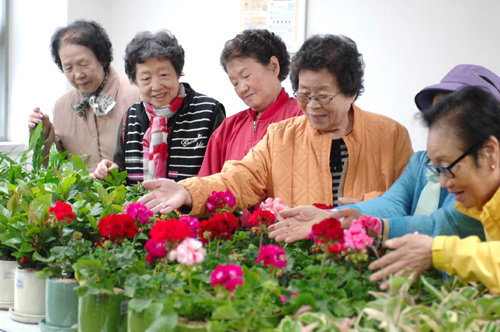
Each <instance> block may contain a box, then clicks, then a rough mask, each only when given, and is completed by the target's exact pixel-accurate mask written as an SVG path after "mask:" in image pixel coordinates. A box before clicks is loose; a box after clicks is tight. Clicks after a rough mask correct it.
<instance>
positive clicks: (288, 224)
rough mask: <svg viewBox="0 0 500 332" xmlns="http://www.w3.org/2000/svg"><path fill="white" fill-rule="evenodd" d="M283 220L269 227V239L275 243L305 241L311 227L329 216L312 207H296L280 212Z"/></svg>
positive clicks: (325, 212) (323, 211)
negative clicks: (272, 239)
mask: <svg viewBox="0 0 500 332" xmlns="http://www.w3.org/2000/svg"><path fill="white" fill-rule="evenodd" d="M280 215H281V216H282V217H283V218H285V219H283V220H282V221H280V222H278V223H276V224H273V225H271V227H270V229H271V233H270V234H269V237H270V238H274V239H275V240H276V241H285V242H294V241H299V240H304V239H307V236H308V235H309V234H310V233H311V230H312V226H313V225H314V224H317V223H319V222H321V221H322V220H324V219H327V218H329V217H330V214H329V213H328V212H327V211H325V210H322V209H319V208H317V207H315V206H312V205H307V206H297V207H294V208H291V209H285V210H282V211H280Z"/></svg>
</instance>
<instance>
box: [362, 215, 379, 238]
mask: <svg viewBox="0 0 500 332" xmlns="http://www.w3.org/2000/svg"><path fill="white" fill-rule="evenodd" d="M358 220H359V221H360V222H361V224H362V225H363V226H364V227H365V228H366V229H371V230H372V231H374V232H375V233H377V234H380V231H381V229H382V224H381V223H380V221H379V220H378V218H375V217H370V216H366V215H363V216H361V217H359V219H358Z"/></svg>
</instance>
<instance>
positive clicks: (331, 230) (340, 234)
mask: <svg viewBox="0 0 500 332" xmlns="http://www.w3.org/2000/svg"><path fill="white" fill-rule="evenodd" d="M311 237H312V238H313V239H314V242H316V245H317V246H318V247H319V248H320V249H321V250H323V251H324V252H325V253H328V252H331V253H332V252H333V253H335V252H340V251H346V250H347V248H346V247H345V246H344V231H343V229H342V226H341V224H340V221H339V220H338V219H335V218H328V219H325V220H323V221H321V222H320V223H319V224H315V225H313V227H312V232H311V234H309V238H311Z"/></svg>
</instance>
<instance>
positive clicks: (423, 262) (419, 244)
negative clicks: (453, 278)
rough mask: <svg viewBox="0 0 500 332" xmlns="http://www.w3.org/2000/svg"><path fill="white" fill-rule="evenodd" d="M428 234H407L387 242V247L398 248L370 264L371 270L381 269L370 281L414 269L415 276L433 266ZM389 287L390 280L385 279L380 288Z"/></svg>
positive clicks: (431, 239)
mask: <svg viewBox="0 0 500 332" xmlns="http://www.w3.org/2000/svg"><path fill="white" fill-rule="evenodd" d="M433 241H434V240H433V238H432V237H430V236H428V235H421V234H417V233H416V234H406V235H405V236H403V237H400V238H395V239H391V240H388V241H386V242H385V245H386V247H387V248H390V249H396V250H394V251H392V252H390V253H388V254H386V255H385V256H383V257H381V258H379V259H377V260H376V261H374V262H373V263H371V264H370V265H369V266H368V269H370V270H377V269H381V270H380V271H377V272H375V273H374V274H372V275H371V276H370V281H372V282H375V281H378V280H381V279H384V278H386V277H388V276H389V275H396V276H401V275H403V274H404V273H405V272H406V271H408V270H410V271H414V272H415V274H414V275H413V278H416V277H417V276H419V275H420V274H422V273H423V272H424V271H425V270H427V269H429V268H430V267H432V242H433ZM388 287H389V281H388V280H387V281H384V282H383V283H382V284H381V285H380V289H382V290H385V289H387V288H388Z"/></svg>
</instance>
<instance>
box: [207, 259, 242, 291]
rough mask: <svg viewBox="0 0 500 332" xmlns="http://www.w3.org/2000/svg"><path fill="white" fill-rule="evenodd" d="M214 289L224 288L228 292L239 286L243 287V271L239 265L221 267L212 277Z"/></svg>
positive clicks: (218, 267)
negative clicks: (218, 286)
mask: <svg viewBox="0 0 500 332" xmlns="http://www.w3.org/2000/svg"><path fill="white" fill-rule="evenodd" d="M210 279H211V281H212V283H211V285H212V287H215V286H217V285H222V286H224V287H225V288H226V289H227V290H228V291H233V290H235V289H236V286H237V285H243V270H242V269H241V266H239V265H231V264H229V265H219V266H217V267H216V268H215V270H214V271H213V272H212V274H211V275H210Z"/></svg>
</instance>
